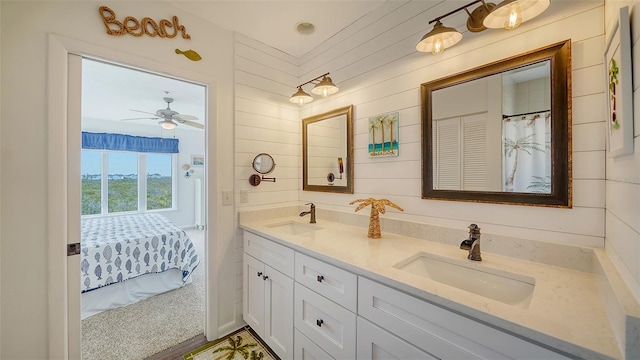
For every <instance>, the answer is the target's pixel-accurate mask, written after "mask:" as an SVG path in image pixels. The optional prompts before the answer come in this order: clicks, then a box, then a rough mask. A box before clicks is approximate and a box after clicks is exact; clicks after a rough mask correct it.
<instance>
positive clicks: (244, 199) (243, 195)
mask: <svg viewBox="0 0 640 360" xmlns="http://www.w3.org/2000/svg"><path fill="white" fill-rule="evenodd" d="M240 202H241V203H243V204H245V203H248V202H249V191H248V190H240Z"/></svg>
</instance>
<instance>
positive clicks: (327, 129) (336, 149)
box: [302, 105, 353, 194]
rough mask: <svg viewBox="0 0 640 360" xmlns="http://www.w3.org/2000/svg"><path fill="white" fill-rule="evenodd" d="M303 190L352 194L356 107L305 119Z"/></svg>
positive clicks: (303, 123)
mask: <svg viewBox="0 0 640 360" xmlns="http://www.w3.org/2000/svg"><path fill="white" fill-rule="evenodd" d="M302 179H303V181H302V190H304V191H324V192H335V193H346V194H353V105H349V106H346V107H343V108H339V109H335V110H332V111H329V112H326V113H324V114H319V115H315V116H311V117H308V118H305V119H302Z"/></svg>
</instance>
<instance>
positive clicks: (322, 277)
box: [316, 275, 324, 282]
mask: <svg viewBox="0 0 640 360" xmlns="http://www.w3.org/2000/svg"><path fill="white" fill-rule="evenodd" d="M316 279H318V282H322V280H324V275H318V277H317V278H316Z"/></svg>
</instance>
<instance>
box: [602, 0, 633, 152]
mask: <svg viewBox="0 0 640 360" xmlns="http://www.w3.org/2000/svg"><path fill="white" fill-rule="evenodd" d="M619 15H620V17H619V19H618V21H617V23H616V24H615V26H614V28H613V29H612V32H611V36H610V37H609V39H608V41H607V44H606V46H605V52H604V64H605V71H606V76H605V80H606V89H607V90H606V91H605V96H606V104H607V106H606V109H607V119H606V121H607V124H606V127H607V152H608V155H609V157H618V156H623V155H628V154H632V153H633V84H632V82H633V80H632V75H631V74H632V73H631V71H632V70H631V66H632V63H631V61H632V60H631V25H630V22H629V7H628V6H625V7H622V8H620V14H619Z"/></svg>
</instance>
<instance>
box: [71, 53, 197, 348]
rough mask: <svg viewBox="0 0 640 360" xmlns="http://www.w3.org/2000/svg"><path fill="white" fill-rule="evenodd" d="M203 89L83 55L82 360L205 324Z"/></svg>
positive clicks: (166, 341)
mask: <svg viewBox="0 0 640 360" xmlns="http://www.w3.org/2000/svg"><path fill="white" fill-rule="evenodd" d="M205 93H206V89H205V87H204V86H201V85H197V84H193V83H190V82H185V81H180V80H178V79H173V78H169V77H165V76H160V75H157V74H152V73H148V72H145V71H141V70H137V69H133V68H127V67H123V66H118V65H116V64H110V63H105V62H101V61H98V60H95V59H90V58H83V60H82V155H81V165H80V167H81V171H80V172H81V176H82V180H81V184H82V185H81V186H82V191H81V192H82V200H81V202H82V219H81V233H82V241H81V257H82V260H81V264H80V269H81V279H80V281H81V289H82V295H81V304H82V314H81V318H82V335H83V336H82V349H83V357H84V358H88V359H89V358H98V357H99V356H100V355H99V354H101V353H102V352H104V351H105V350H107V351H108V352H109V353H110V354H113V355H114V356H116V354H117V356H120V357H122V358H131V357H132V356H133V354H140V353H145V352H146V353H153V352H154V351H158V350H161V349H164V348H166V347H169V346H172V345H175V344H177V343H179V342H181V341H184V340H186V339H188V338H191V337H193V336H196V335H198V334H201V333H202V331H203V324H202V321H201V319H202V318H203V316H204V270H203V268H204V261H205V260H204V238H205V237H204V228H205V226H204V225H205V221H204V219H205V213H204V211H205V210H204V199H205V197H204V186H203V184H204V174H205V172H204V161H203V160H204V155H203V154H204V153H205V152H204V151H205V146H204V124H205V123H206V121H205V116H206V115H205V108H206V105H205ZM174 109H175V110H174ZM163 116H167V117H168V118H163ZM174 125H175V126H174ZM166 322H169V323H172V324H174V326H172V327H171V328H170V329H167V331H165V332H164V333H163V334H159V335H157V336H156V338H155V339H154V340H155V341H153V342H148V341H145V337H146V336H148V334H149V333H154V332H155V331H154V329H158V328H161V327H162V324H163V323H166ZM123 340H127V341H123ZM126 342H128V343H129V344H130V345H129V346H123V345H121V344H123V343H126ZM131 344H135V345H131ZM145 349H146V350H145Z"/></svg>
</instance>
